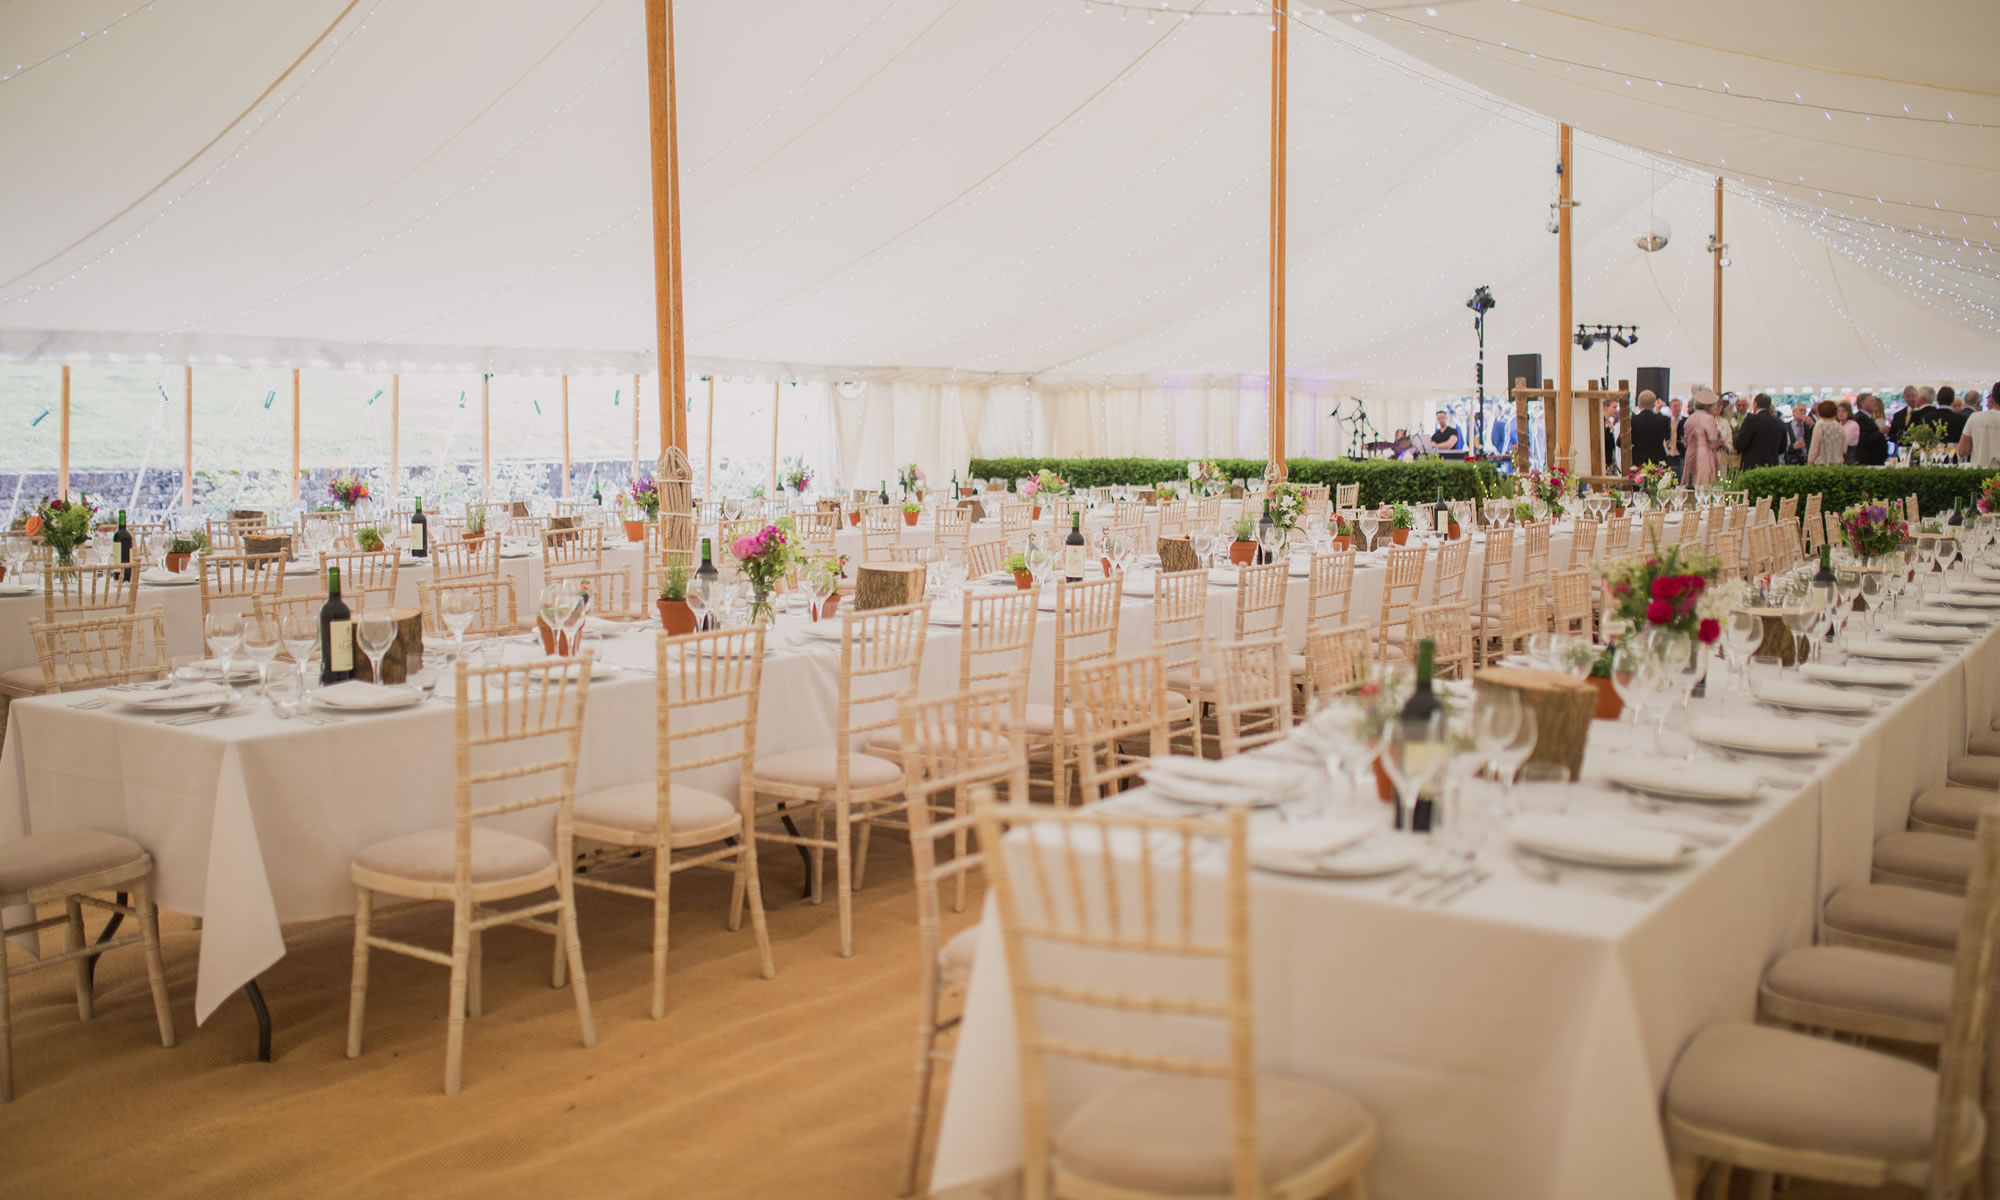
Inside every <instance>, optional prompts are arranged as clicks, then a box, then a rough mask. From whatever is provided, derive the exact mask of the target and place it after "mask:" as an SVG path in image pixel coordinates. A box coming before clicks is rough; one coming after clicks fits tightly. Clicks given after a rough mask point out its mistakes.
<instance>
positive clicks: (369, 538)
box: [354, 525, 382, 554]
mask: <svg viewBox="0 0 2000 1200" xmlns="http://www.w3.org/2000/svg"><path fill="white" fill-rule="evenodd" d="M354 544H355V545H357V546H359V547H361V549H362V550H363V551H364V552H367V553H371V554H372V553H373V552H375V551H377V550H380V549H381V548H382V533H381V531H380V530H378V529H376V528H375V527H374V526H373V525H364V526H362V527H361V528H359V529H357V530H355V531H354Z"/></svg>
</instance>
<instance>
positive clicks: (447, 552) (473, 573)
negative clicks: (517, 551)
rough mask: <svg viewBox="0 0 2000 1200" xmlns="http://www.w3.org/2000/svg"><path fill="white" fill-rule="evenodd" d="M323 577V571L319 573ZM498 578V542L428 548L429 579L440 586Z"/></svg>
mask: <svg viewBox="0 0 2000 1200" xmlns="http://www.w3.org/2000/svg"><path fill="white" fill-rule="evenodd" d="M320 574H321V577H322V578H324V577H325V571H324V570H322V571H321V573H320ZM499 576H500V539H499V538H498V537H495V536H492V535H488V536H486V537H483V538H480V539H479V540H478V541H476V542H465V541H459V542H453V541H440V542H438V543H437V544H436V545H434V546H432V547H431V577H432V578H433V579H436V580H437V581H438V582H440V583H453V582H457V581H458V580H462V579H465V580H470V579H497V578H499Z"/></svg>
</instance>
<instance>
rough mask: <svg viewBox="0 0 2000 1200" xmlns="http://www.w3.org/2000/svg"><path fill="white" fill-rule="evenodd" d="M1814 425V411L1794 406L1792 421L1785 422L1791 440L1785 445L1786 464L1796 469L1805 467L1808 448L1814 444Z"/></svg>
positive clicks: (1801, 405) (1802, 406)
mask: <svg viewBox="0 0 2000 1200" xmlns="http://www.w3.org/2000/svg"><path fill="white" fill-rule="evenodd" d="M1812 424H1813V423H1812V409H1810V408H1807V407H1806V406H1805V405H1803V404H1794V405H1792V419H1791V420H1789V421H1785V422H1784V425H1785V430H1786V432H1787V434H1789V435H1790V438H1791V440H1790V441H1788V442H1787V443H1786V444H1785V455H1784V459H1783V461H1784V462H1787V463H1789V464H1791V465H1792V466H1795V467H1796V466H1802V465H1804V463H1805V461H1806V447H1807V446H1808V445H1809V444H1811V442H1812Z"/></svg>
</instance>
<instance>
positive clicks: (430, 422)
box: [377, 371, 480, 508]
mask: <svg viewBox="0 0 2000 1200" xmlns="http://www.w3.org/2000/svg"><path fill="white" fill-rule="evenodd" d="M479 385H480V377H479V375H478V374H477V373H475V372H470V371H453V372H440V373H437V374H430V373H425V374H408V375H404V376H403V414H402V416H403V419H402V426H403V436H402V447H403V450H402V479H401V480H400V481H399V482H398V485H397V494H398V495H400V496H408V497H411V498H415V497H418V496H421V497H423V501H424V507H426V508H433V507H451V508H455V507H457V506H460V505H463V504H465V503H466V502H467V501H474V502H477V501H478V499H479V482H480V478H479V472H480V441H479V418H480V399H479V396H480V388H479ZM377 403H378V404H379V403H380V401H377Z"/></svg>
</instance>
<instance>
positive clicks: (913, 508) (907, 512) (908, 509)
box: [903, 500, 924, 525]
mask: <svg viewBox="0 0 2000 1200" xmlns="http://www.w3.org/2000/svg"><path fill="white" fill-rule="evenodd" d="M923 512H924V506H923V505H921V504H919V503H917V502H916V501H915V500H905V501H903V524H905V525H915V524H916V523H917V518H918V517H920V516H922V515H923Z"/></svg>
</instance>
